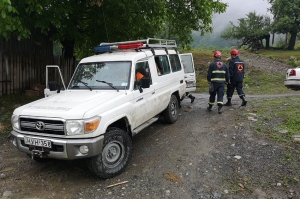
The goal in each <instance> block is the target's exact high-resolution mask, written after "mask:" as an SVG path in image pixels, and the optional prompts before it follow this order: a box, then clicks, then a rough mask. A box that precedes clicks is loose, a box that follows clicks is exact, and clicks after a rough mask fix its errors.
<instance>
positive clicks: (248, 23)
mask: <svg viewBox="0 0 300 199" xmlns="http://www.w3.org/2000/svg"><path fill="white" fill-rule="evenodd" d="M230 23H231V27H229V28H227V29H226V31H225V32H224V33H223V34H222V37H223V38H225V39H236V40H238V46H239V47H241V46H243V45H247V46H248V48H250V49H261V48H264V46H263V43H262V39H267V42H266V47H267V48H268V47H269V40H270V34H269V32H270V29H271V26H270V25H271V19H270V17H268V16H262V15H257V14H256V12H250V13H249V14H248V15H247V17H245V18H241V19H238V25H234V24H233V23H232V22H230Z"/></svg>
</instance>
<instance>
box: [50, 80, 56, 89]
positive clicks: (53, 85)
mask: <svg viewBox="0 0 300 199" xmlns="http://www.w3.org/2000/svg"><path fill="white" fill-rule="evenodd" d="M48 86H49V90H50V91H56V90H57V87H56V83H55V82H54V81H52V82H49V83H48Z"/></svg>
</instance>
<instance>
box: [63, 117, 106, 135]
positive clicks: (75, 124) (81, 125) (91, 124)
mask: <svg viewBox="0 0 300 199" xmlns="http://www.w3.org/2000/svg"><path fill="white" fill-rule="evenodd" d="M99 123H100V118H98V117H97V118H92V119H89V120H67V122H66V130H67V135H82V134H84V133H92V132H93V131H95V130H96V129H97V128H98V125H99Z"/></svg>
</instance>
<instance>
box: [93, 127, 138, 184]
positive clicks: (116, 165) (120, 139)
mask: <svg viewBox="0 0 300 199" xmlns="http://www.w3.org/2000/svg"><path fill="white" fill-rule="evenodd" d="M131 154H132V140H131V138H130V136H129V135H128V134H127V133H126V132H125V131H123V130H121V129H118V128H111V129H108V131H107V132H106V133H105V135H104V142H103V148H102V153H101V154H99V155H97V156H95V157H92V158H90V159H89V162H88V168H89V169H90V170H91V172H92V173H94V174H96V175H97V176H99V177H100V178H103V179H107V178H112V177H115V176H117V175H119V174H121V173H122V172H123V170H124V169H125V168H126V166H127V164H128V162H129V160H130V158H131Z"/></svg>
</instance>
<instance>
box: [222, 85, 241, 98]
mask: <svg viewBox="0 0 300 199" xmlns="http://www.w3.org/2000/svg"><path fill="white" fill-rule="evenodd" d="M235 89H236V91H237V93H238V95H239V97H240V98H241V99H242V98H243V97H244V96H245V93H244V91H243V82H231V83H230V84H227V91H226V95H227V99H231V98H232V96H233V93H234V90H235Z"/></svg>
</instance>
